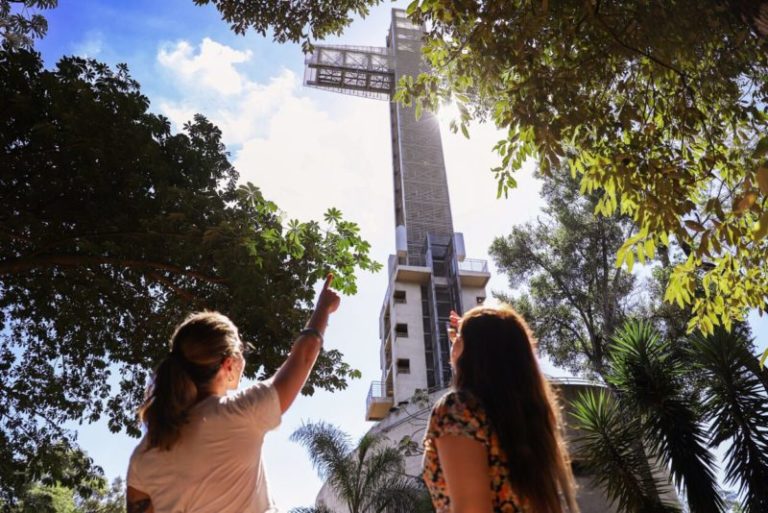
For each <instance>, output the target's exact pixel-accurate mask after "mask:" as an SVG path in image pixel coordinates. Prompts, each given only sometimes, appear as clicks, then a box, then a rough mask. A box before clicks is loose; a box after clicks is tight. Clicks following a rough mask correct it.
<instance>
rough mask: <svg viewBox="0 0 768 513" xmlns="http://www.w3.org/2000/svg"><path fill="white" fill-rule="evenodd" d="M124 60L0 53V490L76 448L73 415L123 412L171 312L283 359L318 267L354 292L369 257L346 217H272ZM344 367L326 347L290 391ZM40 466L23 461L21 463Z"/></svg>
mask: <svg viewBox="0 0 768 513" xmlns="http://www.w3.org/2000/svg"><path fill="white" fill-rule="evenodd" d="M148 106H149V100H148V99H147V98H146V97H145V96H143V95H142V94H141V91H140V88H139V85H138V84H137V83H136V82H135V81H134V80H133V79H132V78H131V77H130V75H129V72H128V69H127V67H126V66H125V65H118V67H117V69H116V70H112V69H110V68H109V67H108V66H106V65H104V64H101V63H99V62H96V61H94V60H84V59H80V58H73V57H65V58H63V59H61V61H60V62H59V63H58V65H57V66H56V68H55V69H52V70H45V69H43V65H42V62H41V59H40V56H39V55H38V54H36V53H32V52H29V51H13V52H9V51H3V52H0V148H1V149H2V151H0V155H1V156H0V197H2V198H3V206H4V208H3V212H2V213H0V454H2V457H0V462H2V463H0V471H1V472H2V474H1V475H0V483H1V484H0V492H2V494H3V496H4V497H5V498H6V499H9V498H13V497H14V496H18V495H17V494H18V491H19V490H20V489H21V488H23V486H24V485H25V483H26V482H27V481H25V479H26V478H27V477H28V476H29V473H28V472H27V469H28V468H30V465H31V466H32V468H35V465H33V463H34V462H38V463H39V464H40V465H41V468H42V469H43V470H45V469H50V468H52V467H55V466H56V461H55V458H52V457H49V456H46V454H48V453H47V452H46V449H47V448H50V447H53V446H55V445H56V444H58V443H62V441H64V442H66V443H68V444H70V445H72V446H74V441H73V433H70V432H67V431H66V430H64V429H63V428H62V426H63V425H64V424H65V423H66V422H67V421H71V420H78V421H80V422H93V421H96V420H97V419H99V418H100V417H102V416H103V415H108V419H109V426H110V429H112V430H113V431H118V430H121V429H124V430H126V431H127V432H129V433H131V434H133V435H138V433H139V431H138V427H137V425H136V421H135V417H134V413H133V412H134V411H135V407H136V406H137V405H138V404H139V402H140V400H141V397H142V394H143V390H144V388H145V384H146V378H147V374H148V371H149V370H150V369H151V368H152V367H153V366H154V365H155V364H156V363H157V362H158V361H159V359H160V358H162V357H163V356H164V355H165V354H167V352H168V350H169V349H168V346H167V340H168V339H169V336H170V334H171V333H172V330H173V327H174V325H175V324H176V323H178V322H179V321H180V320H181V319H182V318H183V317H184V315H186V314H187V313H189V312H190V311H193V310H200V309H214V310H219V311H221V312H223V313H225V314H227V315H229V316H230V317H231V318H232V319H233V320H234V322H235V323H236V324H237V325H238V327H239V329H240V334H241V336H242V338H243V340H245V341H247V342H249V343H250V344H251V345H252V347H253V352H252V354H251V355H250V356H249V357H248V363H247V365H246V370H245V374H246V376H247V377H251V378H253V377H261V376H266V375H269V374H271V373H272V372H273V371H275V370H276V368H277V367H278V366H279V365H280V363H281V362H282V360H283V359H284V357H285V355H286V354H287V353H288V351H289V349H290V344H291V341H292V339H293V337H294V336H295V334H296V333H297V332H298V331H299V329H300V328H301V327H302V326H303V323H304V322H305V320H306V318H307V317H308V314H309V309H310V307H311V301H312V299H313V297H314V291H313V285H314V284H315V283H316V281H317V280H318V279H319V278H322V277H323V276H324V275H325V273H327V272H328V271H333V272H334V273H335V274H336V280H335V281H334V285H336V286H337V287H338V288H339V289H341V290H342V291H344V292H347V293H354V291H355V279H354V272H355V271H356V269H367V270H377V269H378V268H379V267H380V265H379V264H377V263H375V262H372V261H371V260H370V259H369V257H368V252H369V248H370V246H369V244H368V243H367V242H365V241H363V240H362V239H361V237H360V233H359V228H358V227H357V225H355V224H354V223H351V222H349V221H346V220H344V219H343V218H342V216H341V213H340V212H339V211H338V210H336V209H329V210H328V212H327V213H326V216H325V221H324V222H323V224H322V225H321V224H320V223H318V222H315V221H310V222H299V221H297V220H289V219H286V218H285V214H284V213H283V212H281V211H280V210H279V209H278V207H277V205H275V204H274V203H273V202H271V201H269V200H267V199H266V198H264V197H263V195H262V194H261V192H260V191H259V189H258V188H257V187H255V186H254V185H252V184H244V185H240V186H238V185H237V178H238V174H237V172H236V170H235V169H234V168H233V167H232V165H231V164H230V163H229V160H228V154H227V152H226V149H225V147H224V146H223V144H222V143H221V132H220V131H219V129H218V128H216V127H215V126H214V125H212V124H211V123H210V122H209V121H208V120H206V119H205V118H204V117H203V116H200V115H197V116H195V118H194V120H193V121H191V122H189V123H188V124H186V125H185V127H184V132H182V133H176V134H174V133H172V132H171V129H170V123H169V121H168V120H167V119H165V118H163V117H162V116H157V115H155V114H152V113H150V112H149V111H148ZM358 376H359V373H358V372H357V371H355V370H354V369H351V368H350V367H349V366H348V365H347V364H346V363H344V362H343V361H342V355H341V354H340V353H339V352H338V351H335V350H331V351H324V352H323V353H322V354H321V356H320V358H319V362H318V366H317V368H316V371H315V372H314V373H313V375H312V376H311V378H310V380H309V382H308V384H307V387H306V388H305V390H304V392H305V393H310V394H311V393H312V392H313V390H314V389H315V388H316V387H321V388H325V389H328V390H334V389H341V388H344V387H345V386H346V380H347V379H348V378H353V377H358ZM35 464H37V463H35Z"/></svg>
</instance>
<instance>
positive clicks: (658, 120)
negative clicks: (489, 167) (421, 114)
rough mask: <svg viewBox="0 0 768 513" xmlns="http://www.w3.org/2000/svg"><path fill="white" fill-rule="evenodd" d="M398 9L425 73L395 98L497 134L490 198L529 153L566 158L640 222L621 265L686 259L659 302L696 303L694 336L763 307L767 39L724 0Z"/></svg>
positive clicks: (614, 207)
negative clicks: (414, 25)
mask: <svg viewBox="0 0 768 513" xmlns="http://www.w3.org/2000/svg"><path fill="white" fill-rule="evenodd" d="M408 12H409V13H410V15H411V16H412V18H413V19H414V20H415V21H418V22H425V23H427V26H428V39H427V42H426V46H425V56H426V58H427V60H428V61H429V63H430V64H431V66H432V71H431V72H430V73H428V74H423V75H421V76H419V77H418V78H416V79H414V78H412V77H406V78H405V79H404V80H403V82H402V83H401V85H402V86H403V90H402V91H401V92H400V95H399V98H400V99H401V100H403V101H405V102H417V103H421V104H425V105H427V106H428V107H430V108H436V107H437V105H438V104H439V103H441V102H442V101H448V100H452V101H456V102H458V104H459V110H460V112H461V117H460V120H459V121H460V124H461V127H462V129H463V128H465V127H466V126H467V123H468V122H469V121H470V120H471V119H490V120H491V121H493V122H494V123H495V124H496V126H497V127H498V128H500V129H502V130H503V131H504V133H505V134H506V137H505V139H502V140H501V141H499V142H498V144H497V145H496V147H495V150H496V151H497V152H498V153H499V156H500V159H501V163H500V165H499V167H497V168H496V169H495V170H494V172H495V173H496V176H497V178H498V180H499V187H500V192H504V191H505V190H506V189H508V188H509V187H510V186H513V185H514V173H515V171H517V170H519V169H520V168H521V166H522V165H523V163H524V162H525V161H526V159H528V158H529V157H536V158H537V159H538V163H539V169H540V170H541V172H542V173H543V174H545V175H549V174H553V173H561V172H563V171H562V170H561V169H562V167H563V164H565V163H567V165H568V166H569V167H570V172H571V173H572V174H573V175H574V176H578V177H579V178H580V180H581V186H582V190H583V192H586V193H589V192H592V191H595V190H601V191H602V192H603V196H602V198H601V200H600V202H599V203H598V205H597V206H596V212H597V213H599V214H602V215H610V214H612V213H614V212H621V213H622V214H624V215H628V216H631V218H632V219H633V220H634V221H635V223H636V224H637V225H638V227H639V230H638V231H637V233H635V234H634V235H633V236H632V237H629V238H627V239H626V241H625V243H624V245H623V246H622V247H621V249H620V250H619V252H618V255H617V263H618V264H619V265H621V264H624V265H626V267H627V268H628V269H630V270H631V268H632V265H633V263H634V262H635V261H638V260H639V261H643V260H645V259H648V258H651V257H653V255H654V254H655V253H656V252H657V251H658V250H659V248H662V247H665V246H668V245H669V244H670V242H671V241H672V242H676V243H677V244H678V245H679V246H680V247H682V248H683V249H684V250H685V251H686V252H687V259H686V260H685V261H684V262H682V263H681V264H680V265H678V266H677V267H676V269H675V271H674V273H673V275H672V279H671V280H670V284H669V287H668V289H667V296H666V299H667V300H668V301H675V302H678V303H680V304H692V305H693V314H694V316H693V318H692V320H691V324H690V326H689V328H690V329H694V328H695V327H698V328H700V329H701V330H702V331H703V332H704V333H711V332H712V331H713V329H714V327H715V326H716V325H720V324H722V325H725V326H726V327H729V326H730V325H731V322H732V321H733V320H735V319H742V318H743V317H744V315H745V312H746V311H747V309H749V308H759V309H761V310H767V309H768V303H766V300H765V296H766V293H767V292H768V268H766V267H765V266H764V265H761V264H762V262H764V261H765V255H766V252H767V251H768V237H766V235H768V229H766V227H768V160H766V157H767V156H768V136H766V134H767V133H768V114H766V112H765V110H764V106H765V104H766V101H767V100H768V80H767V79H768V51H766V48H767V47H768V43H767V42H766V40H765V39H762V38H759V37H757V36H756V35H755V34H754V33H752V32H751V29H750V26H749V25H747V24H745V23H744V22H743V20H742V17H741V14H742V13H741V12H740V11H738V10H736V9H733V8H731V7H730V6H728V5H727V4H726V3H724V2H722V1H719V0H709V1H706V2H701V1H698V0H684V1H678V2H661V1H652V2H644V1H643V2H641V1H631V2H580V1H575V0H570V1H563V2H546V1H543V2H528V1H525V2H522V1H514V2H501V1H498V0H488V1H472V2H443V1H439V0H416V1H414V2H413V3H412V4H411V5H410V6H409V9H408ZM699 273H703V278H702V279H703V282H704V283H703V285H704V286H703V290H702V292H703V293H702V294H700V295H697V296H694V289H695V286H696V277H697V275H698V274H699Z"/></svg>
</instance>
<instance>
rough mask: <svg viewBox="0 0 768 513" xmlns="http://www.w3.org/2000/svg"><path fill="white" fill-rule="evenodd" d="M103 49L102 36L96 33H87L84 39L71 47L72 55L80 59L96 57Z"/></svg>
mask: <svg viewBox="0 0 768 513" xmlns="http://www.w3.org/2000/svg"><path fill="white" fill-rule="evenodd" d="M103 49H104V35H103V34H102V33H101V32H98V31H89V32H87V33H86V35H85V38H83V39H82V40H81V41H80V42H77V43H75V44H74V45H73V47H72V53H73V54H74V55H79V56H80V57H86V58H94V57H98V56H99V54H101V52H102V50H103Z"/></svg>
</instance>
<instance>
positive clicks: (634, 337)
mask: <svg viewBox="0 0 768 513" xmlns="http://www.w3.org/2000/svg"><path fill="white" fill-rule="evenodd" d="M671 354H672V353H671V351H670V347H669V344H668V343H667V342H665V341H663V340H662V339H661V337H660V336H659V334H658V333H657V332H656V330H655V329H654V328H653V326H652V325H651V324H650V323H647V322H638V321H629V322H627V323H625V325H624V326H623V327H622V328H621V329H620V330H619V332H618V333H617V334H616V336H615V337H614V339H613V344H612V345H611V353H610V359H611V370H610V372H609V375H608V381H609V382H610V383H612V384H613V385H614V386H615V387H616V388H617V390H618V392H619V394H620V400H621V402H622V404H623V405H624V406H625V407H627V408H628V409H629V410H631V411H634V412H637V414H639V415H640V416H641V418H642V422H641V428H642V431H643V437H644V440H645V442H646V444H647V446H648V447H649V448H651V449H652V451H653V453H654V454H655V455H657V456H658V457H659V458H660V460H661V461H662V462H663V463H664V464H665V465H668V466H669V469H670V473H671V474H672V478H673V479H674V481H675V484H676V485H677V486H678V487H680V488H681V489H684V490H685V491H686V496H687V499H688V504H689V506H690V508H691V511H692V513H719V512H720V511H722V510H723V507H724V503H723V500H722V498H721V497H720V493H719V490H718V487H717V482H716V478H715V470H714V467H715V464H714V458H713V455H712V453H711V452H710V451H709V450H708V447H707V440H706V436H705V432H704V428H703V425H702V422H701V419H699V418H698V417H697V414H696V411H695V410H694V409H693V408H692V407H691V402H690V400H689V398H687V397H685V395H684V393H683V385H682V381H681V375H682V373H683V370H684V369H683V368H682V366H681V365H680V363H679V361H677V360H675V359H674V358H672V357H671Z"/></svg>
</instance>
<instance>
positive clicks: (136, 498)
mask: <svg viewBox="0 0 768 513" xmlns="http://www.w3.org/2000/svg"><path fill="white" fill-rule="evenodd" d="M125 502H126V510H127V512H128V513H154V511H155V508H154V507H152V499H150V497H149V495H147V494H146V493H144V492H142V491H140V490H137V489H136V488H134V487H132V486H129V487H128V489H127V490H126V492H125Z"/></svg>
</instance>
